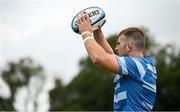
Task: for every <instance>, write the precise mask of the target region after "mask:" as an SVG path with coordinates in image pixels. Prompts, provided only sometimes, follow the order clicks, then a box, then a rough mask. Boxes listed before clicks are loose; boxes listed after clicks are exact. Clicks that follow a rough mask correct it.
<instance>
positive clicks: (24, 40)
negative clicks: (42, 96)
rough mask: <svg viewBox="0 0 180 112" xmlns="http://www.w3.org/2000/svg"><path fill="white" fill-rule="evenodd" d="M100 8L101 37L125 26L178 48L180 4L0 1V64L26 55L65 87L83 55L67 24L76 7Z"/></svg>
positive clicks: (169, 0) (179, 0) (165, 0)
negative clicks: (143, 30)
mask: <svg viewBox="0 0 180 112" xmlns="http://www.w3.org/2000/svg"><path fill="white" fill-rule="evenodd" d="M90 6H99V7H101V8H102V9H103V10H104V11H105V14H106V19H107V22H106V23H105V25H104V26H103V28H102V29H103V31H104V34H105V36H106V37H108V36H109V35H111V34H115V33H119V31H120V30H122V29H123V28H127V27H130V26H146V27H147V28H149V30H150V33H151V34H152V35H153V36H154V39H155V40H156V41H157V42H158V43H161V44H165V43H169V42H171V43H175V44H177V45H178V44H180V39H179V37H180V0H109V1H103V0H0V15H1V16H0V65H1V66H3V65H4V63H6V62H8V61H11V60H18V59H20V58H22V57H27V56H28V57H32V58H33V59H34V60H35V61H36V62H38V63H39V64H41V65H43V66H44V67H45V69H46V70H47V71H48V72H49V73H50V74H51V75H52V77H53V76H56V77H59V78H61V79H62V81H63V82H64V83H68V82H70V81H71V80H72V78H73V77H75V75H76V74H77V73H78V71H79V66H78V63H79V60H80V59H81V58H83V57H86V56H87V52H86V50H85V47H84V45H83V41H82V38H81V36H80V35H78V34H75V33H74V32H73V31H72V29H71V26H70V24H71V20H72V19H73V17H74V16H75V15H76V14H77V13H78V12H79V11H80V10H82V9H84V8H87V7H90Z"/></svg>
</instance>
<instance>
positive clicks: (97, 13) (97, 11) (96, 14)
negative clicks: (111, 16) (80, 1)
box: [71, 7, 105, 33]
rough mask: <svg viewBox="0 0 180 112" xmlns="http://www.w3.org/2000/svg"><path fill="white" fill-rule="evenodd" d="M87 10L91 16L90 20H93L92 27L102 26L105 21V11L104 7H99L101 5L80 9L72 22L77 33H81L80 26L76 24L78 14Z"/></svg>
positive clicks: (72, 26)
mask: <svg viewBox="0 0 180 112" xmlns="http://www.w3.org/2000/svg"><path fill="white" fill-rule="evenodd" d="M84 12H86V13H87V14H88V16H89V19H90V22H91V26H92V27H98V26H101V25H102V24H103V23H104V21H105V12H104V10H103V9H101V8H99V7H89V8H86V9H84V10H82V11H80V12H79V13H78V14H77V15H76V16H75V17H74V18H73V20H72V22H71V28H72V29H73V31H74V32H75V33H79V29H78V27H77V26H76V25H75V23H76V22H77V20H78V15H79V14H80V13H84Z"/></svg>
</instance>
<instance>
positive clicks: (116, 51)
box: [115, 46, 118, 54]
mask: <svg viewBox="0 0 180 112" xmlns="http://www.w3.org/2000/svg"><path fill="white" fill-rule="evenodd" d="M115 53H116V54H118V48H117V46H116V48H115Z"/></svg>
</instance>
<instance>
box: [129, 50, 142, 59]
mask: <svg viewBox="0 0 180 112" xmlns="http://www.w3.org/2000/svg"><path fill="white" fill-rule="evenodd" d="M129 56H131V57H136V58H142V57H144V54H143V52H140V51H134V52H129Z"/></svg>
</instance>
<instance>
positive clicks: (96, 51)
mask: <svg viewBox="0 0 180 112" xmlns="http://www.w3.org/2000/svg"><path fill="white" fill-rule="evenodd" d="M90 36H91V37H92V38H91V39H88V40H87V41H85V42H84V46H85V48H86V50H87V52H88V55H89V57H90V58H91V60H92V61H93V62H96V61H97V60H96V59H97V57H102V56H103V55H104V53H105V50H104V49H103V48H102V47H101V46H100V45H99V44H98V43H97V42H96V41H95V39H94V38H93V36H92V35H84V36H83V39H84V40H85V38H87V37H90Z"/></svg>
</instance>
